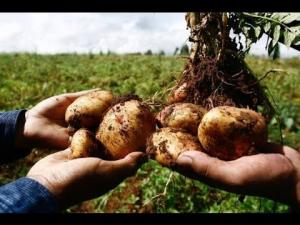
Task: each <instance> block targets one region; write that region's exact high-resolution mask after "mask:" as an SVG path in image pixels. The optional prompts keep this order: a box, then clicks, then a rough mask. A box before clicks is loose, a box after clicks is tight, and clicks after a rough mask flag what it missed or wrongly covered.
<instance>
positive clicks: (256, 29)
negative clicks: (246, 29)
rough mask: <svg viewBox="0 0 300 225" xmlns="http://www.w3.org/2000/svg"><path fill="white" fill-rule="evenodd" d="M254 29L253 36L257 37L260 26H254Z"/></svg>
mask: <svg viewBox="0 0 300 225" xmlns="http://www.w3.org/2000/svg"><path fill="white" fill-rule="evenodd" d="M254 31H255V37H256V38H259V36H260V32H261V28H260V26H257V27H255V28H254Z"/></svg>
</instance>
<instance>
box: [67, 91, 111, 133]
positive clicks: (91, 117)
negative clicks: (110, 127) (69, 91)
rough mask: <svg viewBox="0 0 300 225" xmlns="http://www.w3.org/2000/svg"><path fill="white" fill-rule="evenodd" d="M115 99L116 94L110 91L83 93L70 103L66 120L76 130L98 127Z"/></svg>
mask: <svg viewBox="0 0 300 225" xmlns="http://www.w3.org/2000/svg"><path fill="white" fill-rule="evenodd" d="M113 99H114V96H113V94H112V93H111V92H109V91H94V92H91V93H88V94H86V95H83V96H81V97H79V98H77V99H76V100H75V101H74V102H73V103H72V104H71V105H69V107H68V108H67V110H66V114H65V120H66V122H67V123H68V124H69V125H70V126H71V127H72V128H74V129H75V130H77V129H79V128H96V127H98V125H99V123H100V121H101V118H102V114H103V113H104V112H105V111H106V110H107V109H108V107H109V106H110V104H111V103H112V101H113Z"/></svg>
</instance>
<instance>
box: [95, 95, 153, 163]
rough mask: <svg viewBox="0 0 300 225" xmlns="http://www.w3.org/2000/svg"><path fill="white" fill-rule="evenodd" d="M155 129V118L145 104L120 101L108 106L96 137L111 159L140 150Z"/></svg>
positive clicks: (136, 101) (133, 101)
mask: <svg viewBox="0 0 300 225" xmlns="http://www.w3.org/2000/svg"><path fill="white" fill-rule="evenodd" d="M154 131H155V119H154V116H153V115H152V113H151V112H150V110H149V108H148V106H147V105H145V104H143V103H142V102H140V101H138V100H129V101H125V102H120V103H117V104H116V105H114V106H113V107H112V108H110V109H109V110H108V111H107V113H106V114H105V116H104V117H103V120H102V122H101V124H100V126H99V128H98V131H97V133H96V138H97V139H98V140H99V141H100V142H101V143H102V144H103V145H104V146H105V148H106V150H107V151H108V152H109V154H110V155H111V158H112V159H121V158H124V157H125V156H126V155H127V154H129V153H130V152H133V151H141V150H143V149H144V148H145V146H146V141H147V138H148V137H149V136H150V135H151V134H152V133H153V132H154Z"/></svg>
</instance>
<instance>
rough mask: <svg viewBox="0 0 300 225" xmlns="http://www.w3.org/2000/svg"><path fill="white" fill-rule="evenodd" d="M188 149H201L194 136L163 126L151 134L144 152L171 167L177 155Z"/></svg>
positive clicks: (163, 164)
mask: <svg viewBox="0 0 300 225" xmlns="http://www.w3.org/2000/svg"><path fill="white" fill-rule="evenodd" d="M189 150H195V151H202V147H201V145H200V143H199V141H198V140H197V138H196V137H194V136H192V135H191V134H188V133H186V132H184V131H183V130H180V129H175V128H170V127H165V128H161V129H159V130H158V131H156V132H155V133H153V134H152V135H151V137H150V138H149V139H148V141H147V150H146V152H147V154H148V155H149V157H150V158H152V159H155V160H156V161H157V162H158V163H159V164H161V165H162V166H165V167H172V166H174V164H175V162H176V160H177V158H178V156H179V155H180V154H181V153H182V152H184V151H189Z"/></svg>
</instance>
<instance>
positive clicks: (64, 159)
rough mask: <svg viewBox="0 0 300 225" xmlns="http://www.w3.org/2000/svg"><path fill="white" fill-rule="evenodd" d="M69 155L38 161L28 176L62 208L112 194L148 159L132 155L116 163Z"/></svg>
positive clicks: (53, 155) (57, 154)
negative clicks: (113, 190) (71, 158)
mask: <svg viewBox="0 0 300 225" xmlns="http://www.w3.org/2000/svg"><path fill="white" fill-rule="evenodd" d="M69 154H70V149H69V148H68V149H66V150H64V151H60V152H56V153H54V154H51V155H49V156H47V157H45V158H43V159H41V160H40V161H39V162H37V163H36V164H35V165H34V166H33V167H32V168H31V169H30V171H29V172H28V174H27V177H28V178H30V179H33V180H35V181H37V182H39V183H40V184H42V185H43V186H44V187H45V188H47V189H48V190H49V191H50V192H51V193H52V194H53V196H54V198H55V199H56V200H57V202H58V205H59V208H60V209H66V208H68V207H70V206H72V205H74V204H77V203H80V202H82V201H85V200H89V199H92V198H95V197H98V196H99V195H102V194H104V193H106V192H108V191H110V190H111V189H113V188H115V187H116V186H117V185H118V184H119V183H121V182H122V181H123V180H124V179H125V178H126V177H128V176H131V175H133V174H134V173H135V172H136V170H137V169H138V168H139V167H140V166H141V164H142V163H144V162H145V161H146V160H147V157H145V154H144V153H142V152H132V153H130V154H129V155H127V156H126V157H125V158H123V159H120V160H116V161H106V160H102V159H100V158H92V157H91V158H78V159H73V160H68V156H69Z"/></svg>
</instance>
